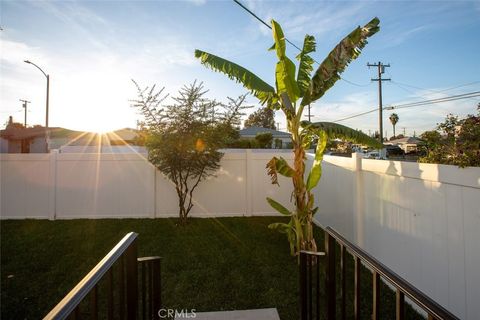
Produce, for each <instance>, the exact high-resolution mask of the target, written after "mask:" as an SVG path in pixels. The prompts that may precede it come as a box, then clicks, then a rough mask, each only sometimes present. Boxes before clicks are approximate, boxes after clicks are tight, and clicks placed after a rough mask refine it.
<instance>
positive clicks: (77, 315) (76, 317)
mask: <svg viewBox="0 0 480 320" xmlns="http://www.w3.org/2000/svg"><path fill="white" fill-rule="evenodd" d="M73 314H74V315H75V319H80V306H77V307H76V308H75V311H74V312H73Z"/></svg>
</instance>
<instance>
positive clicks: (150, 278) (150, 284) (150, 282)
mask: <svg viewBox="0 0 480 320" xmlns="http://www.w3.org/2000/svg"><path fill="white" fill-rule="evenodd" d="M147 270H148V297H149V309H148V310H149V314H150V317H151V318H152V319H153V317H154V316H155V310H154V308H153V298H152V297H153V269H152V265H151V264H150V263H149V265H148V269H147Z"/></svg>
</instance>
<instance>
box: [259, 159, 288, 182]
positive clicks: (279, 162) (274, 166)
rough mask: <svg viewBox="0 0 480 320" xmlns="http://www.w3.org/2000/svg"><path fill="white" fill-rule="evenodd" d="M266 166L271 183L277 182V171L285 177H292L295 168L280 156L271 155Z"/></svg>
mask: <svg viewBox="0 0 480 320" xmlns="http://www.w3.org/2000/svg"><path fill="white" fill-rule="evenodd" d="M266 168H267V169H268V172H267V173H268V175H269V176H270V177H271V179H272V184H276V185H279V184H278V173H280V174H281V175H282V176H285V177H293V175H294V174H295V170H293V168H292V167H290V166H289V165H288V163H287V160H285V159H284V158H282V157H280V158H277V157H273V158H272V159H271V160H270V161H268V163H267V165H266Z"/></svg>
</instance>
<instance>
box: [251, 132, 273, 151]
mask: <svg viewBox="0 0 480 320" xmlns="http://www.w3.org/2000/svg"><path fill="white" fill-rule="evenodd" d="M255 140H257V142H258V145H259V147H260V148H261V149H270V148H271V147H272V142H273V136H272V134H271V133H270V132H262V133H257V135H256V136H255Z"/></svg>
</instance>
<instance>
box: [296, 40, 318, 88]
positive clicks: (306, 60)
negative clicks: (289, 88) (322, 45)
mask: <svg viewBox="0 0 480 320" xmlns="http://www.w3.org/2000/svg"><path fill="white" fill-rule="evenodd" d="M314 51H315V37H314V36H310V35H308V34H307V35H306V36H305V39H304V40H303V48H302V52H300V53H299V54H298V55H297V56H296V58H297V60H298V61H300V64H299V65H298V75H297V85H298V88H299V89H300V96H303V95H304V94H305V92H306V91H307V90H308V88H309V87H310V75H311V73H312V71H313V63H314V61H313V59H312V57H310V56H309V55H308V54H309V53H311V52H314Z"/></svg>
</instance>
